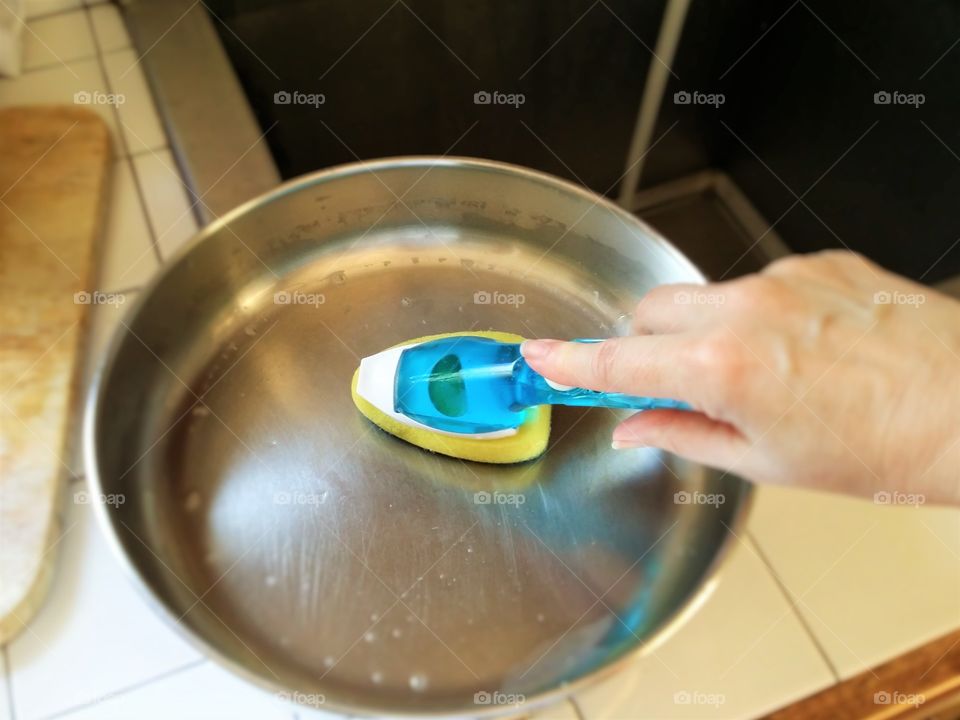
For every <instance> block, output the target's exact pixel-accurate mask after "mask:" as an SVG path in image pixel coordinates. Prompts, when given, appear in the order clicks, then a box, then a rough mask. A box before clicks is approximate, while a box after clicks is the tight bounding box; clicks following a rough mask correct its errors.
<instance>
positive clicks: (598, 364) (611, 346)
mask: <svg viewBox="0 0 960 720" xmlns="http://www.w3.org/2000/svg"><path fill="white" fill-rule="evenodd" d="M694 348H695V346H694V341H693V339H692V337H691V336H688V335H640V336H631V337H618V338H610V339H608V340H603V341H602V342H597V343H577V342H563V341H560V340H527V341H526V342H524V343H523V345H522V346H521V352H522V353H523V357H524V359H525V360H526V361H527V364H529V365H530V367H532V368H533V369H534V370H536V371H537V372H538V373H540V374H541V375H543V376H544V377H546V378H548V379H550V380H552V381H554V382H556V383H560V384H563V385H572V386H574V387H582V388H587V389H588V390H600V391H604V392H621V393H627V394H630V395H641V396H644V397H654V398H671V399H674V400H684V401H686V402H689V403H690V404H691V405H694V406H696V405H698V404H699V402H700V401H701V400H703V394H704V392H703V388H704V387H705V385H706V379H705V378H704V377H703V373H697V372H695V371H694V363H693V362H691V360H692V357H693V354H694ZM698 375H699V376H700V377H697V376H698Z"/></svg>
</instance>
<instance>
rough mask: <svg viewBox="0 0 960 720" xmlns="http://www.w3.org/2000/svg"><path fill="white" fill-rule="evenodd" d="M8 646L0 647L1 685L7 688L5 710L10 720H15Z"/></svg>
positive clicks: (11, 670) (15, 712)
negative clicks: (1, 661) (0, 654)
mask: <svg viewBox="0 0 960 720" xmlns="http://www.w3.org/2000/svg"><path fill="white" fill-rule="evenodd" d="M9 648H10V644H9V642H6V643H4V644H3V645H2V646H0V650H2V651H3V684H4V685H5V686H6V688H7V709H8V710H9V711H10V720H17V711H16V708H15V707H14V706H13V666H12V665H11V664H10V650H9Z"/></svg>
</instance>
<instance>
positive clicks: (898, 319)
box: [522, 251, 960, 503]
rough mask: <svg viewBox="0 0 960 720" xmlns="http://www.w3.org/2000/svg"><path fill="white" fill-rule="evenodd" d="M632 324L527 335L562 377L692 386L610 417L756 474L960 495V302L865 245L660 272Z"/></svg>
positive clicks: (625, 440) (665, 443) (613, 387)
mask: <svg viewBox="0 0 960 720" xmlns="http://www.w3.org/2000/svg"><path fill="white" fill-rule="evenodd" d="M633 327H634V331H635V332H636V333H637V334H636V335H634V336H631V337H622V338H613V339H610V340H607V341H605V342H603V343H597V344H582V343H569V342H560V341H556V340H531V341H527V342H526V343H524V345H523V350H522V351H523V355H524V357H525V358H526V360H527V362H528V363H529V364H530V365H531V366H532V367H533V368H534V369H535V370H537V371H538V372H540V373H541V374H542V375H544V376H545V377H547V378H550V379H551V380H554V381H556V382H559V383H564V384H567V385H576V386H580V387H586V388H589V389H592V390H605V391H613V392H624V393H629V394H632V395H646V396H651V397H661V398H675V399H679V400H685V401H686V402H688V403H689V404H690V405H691V406H693V408H695V410H696V411H695V412H684V411H678V410H648V411H646V412H641V413H637V414H636V415H634V416H633V417H631V418H629V419H627V420H625V421H624V422H623V423H621V424H620V425H619V426H618V427H617V428H616V429H615V430H614V434H613V441H614V447H615V448H630V447H643V446H652V447H658V448H662V449H664V450H667V451H670V452H673V453H676V454H678V455H682V456H684V457H686V458H689V459H691V460H694V461H697V462H701V463H704V464H707V465H711V466H714V467H717V468H721V469H723V470H728V471H731V472H734V473H736V474H739V475H741V476H743V477H745V478H748V479H750V480H753V481H755V482H761V483H774V484H781V485H800V486H806V487H810V488H819V489H824V490H836V491H840V492H846V493H851V494H859V495H867V496H870V495H873V494H874V493H875V492H877V491H881V490H886V491H895V490H897V491H903V492H913V493H922V494H924V495H925V496H926V500H927V501H928V502H954V503H960V302H957V301H956V300H953V299H951V298H949V297H947V296H946V295H943V294H940V293H937V292H935V291H933V290H931V289H930V288H927V287H925V286H923V285H919V284H916V283H914V282H911V281H909V280H906V279H904V278H902V277H899V276H897V275H894V274H892V273H890V272H887V271H886V270H883V269H882V268H880V267H879V266H877V265H875V264H873V263H872V262H870V261H868V260H866V259H865V258H863V257H861V256H859V255H856V254H854V253H847V252H835V251H831V252H824V253H819V254H815V255H807V256H793V257H789V258H784V259H782V260H779V261H777V262H774V263H772V264H771V265H770V266H768V267H767V268H766V269H765V270H764V271H763V272H761V273H759V274H756V275H751V276H747V277H744V278H740V279H737V280H733V281H731V282H723V283H715V284H708V285H705V286H704V285H664V286H661V287H658V288H656V289H654V290H652V291H651V292H650V293H648V294H647V295H646V296H645V297H644V299H643V300H642V301H641V302H640V304H639V305H638V306H637V309H636V313H635V315H634V319H633Z"/></svg>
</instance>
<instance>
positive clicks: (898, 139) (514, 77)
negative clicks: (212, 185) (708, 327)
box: [207, 0, 960, 283]
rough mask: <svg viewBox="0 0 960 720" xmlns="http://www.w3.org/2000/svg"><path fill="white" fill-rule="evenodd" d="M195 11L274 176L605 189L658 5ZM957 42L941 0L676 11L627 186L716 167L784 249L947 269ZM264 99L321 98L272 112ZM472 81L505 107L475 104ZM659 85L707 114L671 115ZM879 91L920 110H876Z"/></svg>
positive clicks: (918, 273) (647, 57) (959, 113)
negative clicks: (496, 174)
mask: <svg viewBox="0 0 960 720" xmlns="http://www.w3.org/2000/svg"><path fill="white" fill-rule="evenodd" d="M207 4H208V5H209V7H210V9H211V12H212V14H214V15H215V20H214V22H215V25H216V26H217V28H218V31H219V32H220V35H221V38H222V40H223V42H224V45H225V47H226V48H227V52H228V54H229V55H230V57H231V60H232V61H233V63H234V66H235V68H236V70H237V73H238V75H239V77H240V79H241V82H242V84H243V85H244V88H245V89H246V91H247V93H248V95H249V97H250V99H251V103H252V105H253V107H254V109H255V112H256V113H257V117H258V120H259V121H260V123H261V125H262V127H263V129H264V130H267V129H268V128H269V132H268V133H267V136H266V139H267V141H268V143H269V144H270V147H271V149H272V151H273V154H274V156H275V159H276V162H277V165H278V167H279V169H280V172H281V174H282V175H283V176H284V177H293V176H296V175H299V174H301V173H304V172H308V171H311V170H315V169H317V168H322V167H328V166H330V165H336V164H340V163H344V162H351V161H354V160H356V159H357V158H362V159H367V158H375V157H384V156H391V155H409V154H445V153H449V154H452V155H471V156H479V157H488V158H495V159H498V160H505V161H508V162H514V163H519V164H522V165H528V166H531V167H534V168H538V169H541V170H544V171H546V172H550V173H553V174H556V175H560V176H563V177H566V178H569V179H571V180H574V181H577V182H582V183H584V184H586V185H588V186H589V187H590V188H592V189H593V190H595V191H597V192H599V193H603V194H606V195H608V196H615V195H616V194H617V191H618V185H619V180H620V177H621V175H622V173H623V172H624V169H625V166H626V155H627V149H628V146H629V142H630V138H631V134H632V132H633V128H634V125H635V123H636V118H637V111H638V108H639V105H640V100H641V95H642V92H643V86H644V82H645V79H646V76H647V71H648V69H649V66H650V63H651V61H652V59H651V58H652V56H651V52H650V49H652V48H653V47H654V45H655V43H656V39H657V34H658V32H659V28H660V21H661V19H662V14H663V11H664V4H665V0H642V1H641V0H633V1H632V2H631V1H630V0H599V1H596V0H577V1H574V0H564V1H557V2H549V3H547V2H538V3H532V2H531V3H512V2H506V1H502V0H501V1H499V2H497V1H488V2H480V1H479V0H477V1H470V0H466V1H464V2H458V3H444V2H440V1H439V0H402V1H397V2H392V0H376V1H374V0H369V1H368V0H350V1H347V0H332V1H329V2H306V1H305V0H301V1H300V2H295V1H292V0H287V1H282V0H280V1H278V0H272V1H271V2H267V1H266V0H248V1H245V2H230V1H229V0H208V2H207ZM958 39H960V3H956V2H949V1H947V0H939V1H938V0H914V1H913V2H910V3H904V2H896V1H894V0H871V1H867V0H862V1H852V0H847V1H845V2H837V1H836V0H832V1H831V0H796V1H795V2H794V1H788V0H693V3H692V5H691V8H690V12H689V14H688V16H687V21H686V24H685V26H684V31H683V35H682V38H681V44H680V48H679V51H678V54H677V58H676V60H675V63H674V68H673V70H674V73H675V77H673V78H672V79H671V82H670V85H669V87H668V90H667V93H666V96H665V98H664V102H663V105H662V108H661V112H660V116H659V118H658V127H657V130H656V131H655V133H654V138H659V137H660V136H661V135H663V138H662V140H661V141H660V142H659V143H658V144H657V145H656V147H655V148H654V149H653V150H652V151H651V152H650V155H649V156H648V158H647V162H646V165H645V168H644V174H643V176H642V178H641V186H642V187H650V186H653V185H656V184H658V183H662V182H665V181H668V180H674V179H677V178H680V177H683V176H685V175H689V174H690V173H693V172H696V171H699V170H702V169H705V168H714V169H718V170H722V171H724V172H726V173H727V174H729V175H730V176H731V177H732V178H733V180H734V181H735V182H736V184H737V185H739V186H740V188H741V189H742V190H743V191H744V192H745V194H746V195H747V196H748V197H749V198H750V199H751V201H752V202H753V203H754V205H755V206H756V207H757V209H758V210H759V211H760V212H761V213H762V214H763V215H764V216H765V217H766V219H767V220H768V221H769V222H771V223H774V224H775V228H776V230H777V232H778V233H779V234H780V236H781V237H782V238H783V239H784V240H785V241H786V243H787V244H788V245H789V246H790V247H791V249H793V250H795V251H798V252H805V251H811V250H817V249H822V248H829V247H841V246H843V245H846V246H848V247H850V248H852V249H855V250H858V251H860V252H863V253H864V254H866V255H868V256H870V257H872V258H874V259H876V260H877V261H878V262H880V263H881V264H883V265H885V266H887V267H889V268H891V269H893V270H896V271H898V272H901V273H903V274H906V275H909V276H912V277H914V278H917V279H922V280H923V281H924V282H928V283H932V282H936V281H937V280H940V279H942V278H944V277H948V276H951V275H954V274H956V273H958V272H960V244H958V245H956V246H955V245H954V243H956V242H957V241H958V239H960V207H958V206H960V122H958V120H960V44H958V45H954V43H956V42H957V41H958ZM279 90H287V91H293V90H298V91H300V92H303V93H323V94H324V96H325V98H326V102H325V103H324V104H323V105H322V106H320V107H319V108H313V107H308V106H294V105H276V104H274V102H273V96H274V93H275V92H277V91H279ZM480 90H487V91H493V90H498V91H500V92H504V93H523V94H524V95H525V102H524V104H523V105H522V106H521V107H520V108H513V107H509V106H493V105H475V104H474V102H473V96H474V93H475V92H477V91H480ZM681 90H688V91H693V90H698V91H700V92H704V93H723V94H724V96H725V102H724V104H723V105H722V106H721V107H720V108H713V107H709V106H691V105H677V104H675V103H674V102H673V97H674V93H675V92H677V91H681ZM880 90H887V91H891V92H892V91H894V90H898V91H900V92H904V93H923V94H924V95H925V102H924V104H923V105H922V106H921V107H919V108H914V107H911V106H892V105H877V104H875V103H874V93H875V92H877V91H880ZM798 198H800V199H799V200H798Z"/></svg>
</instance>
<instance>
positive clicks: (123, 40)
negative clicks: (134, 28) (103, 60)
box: [88, 4, 131, 53]
mask: <svg viewBox="0 0 960 720" xmlns="http://www.w3.org/2000/svg"><path fill="white" fill-rule="evenodd" d="M88 12H89V13H90V19H91V20H92V21H93V31H94V33H95V34H96V36H97V45H98V46H99V47H100V52H103V53H109V52H113V51H114V50H122V49H123V48H128V47H130V44H131V43H130V35H129V33H127V26H126V25H124V22H123V17H122V16H121V15H120V10H119V9H118V8H117V6H116V5H109V4H105V5H94V6H93V7H91V8H90V10H89V11H88Z"/></svg>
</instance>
